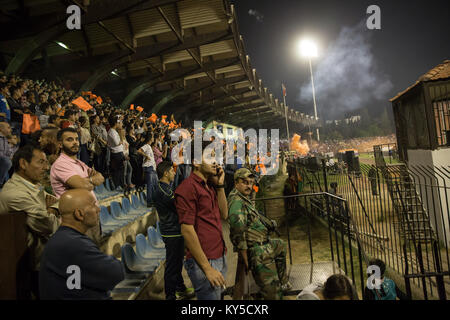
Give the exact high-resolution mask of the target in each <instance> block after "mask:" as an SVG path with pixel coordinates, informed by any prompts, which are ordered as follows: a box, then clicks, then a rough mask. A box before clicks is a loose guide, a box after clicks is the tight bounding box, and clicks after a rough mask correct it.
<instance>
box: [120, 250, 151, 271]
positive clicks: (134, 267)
mask: <svg viewBox="0 0 450 320" xmlns="http://www.w3.org/2000/svg"><path fill="white" fill-rule="evenodd" d="M122 261H123V263H124V266H125V270H126V272H127V273H136V272H138V273H142V272H143V273H153V272H154V271H155V270H156V268H158V266H159V264H160V261H159V260H157V259H142V258H140V257H138V256H137V255H136V253H135V252H134V249H133V247H132V246H131V244H129V243H125V244H124V245H123V246H122Z"/></svg>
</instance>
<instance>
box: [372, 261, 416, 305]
mask: <svg viewBox="0 0 450 320" xmlns="http://www.w3.org/2000/svg"><path fill="white" fill-rule="evenodd" d="M369 266H377V267H378V268H380V276H381V279H380V280H381V284H380V287H379V288H378V289H377V288H374V289H369V288H368V287H367V286H366V287H365V288H364V300H396V299H397V298H399V299H400V300H409V298H408V296H407V295H406V294H405V293H403V292H402V291H401V290H400V289H399V288H398V287H397V286H396V284H395V282H394V281H393V280H392V279H389V278H388V277H386V276H385V275H384V273H385V272H386V264H385V263H384V261H382V260H380V259H372V260H370V261H369ZM367 276H368V277H370V276H371V274H368V275H367ZM373 285H374V286H376V284H375V283H373Z"/></svg>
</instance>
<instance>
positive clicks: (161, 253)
mask: <svg viewBox="0 0 450 320" xmlns="http://www.w3.org/2000/svg"><path fill="white" fill-rule="evenodd" d="M136 253H137V255H138V256H139V257H141V258H143V259H148V258H153V259H159V260H163V259H165V257H166V250H165V249H159V248H154V247H152V246H151V245H150V244H149V243H148V241H147V238H146V237H145V236H144V235H143V234H142V233H139V234H138V235H137V236H136Z"/></svg>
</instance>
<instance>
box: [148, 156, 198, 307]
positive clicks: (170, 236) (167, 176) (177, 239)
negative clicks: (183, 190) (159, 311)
mask: <svg viewBox="0 0 450 320" xmlns="http://www.w3.org/2000/svg"><path fill="white" fill-rule="evenodd" d="M156 173H157V174H158V179H159V182H158V186H157V187H156V188H155V193H154V196H155V197H154V201H155V207H156V210H157V211H158V216H159V220H160V221H159V227H160V230H161V236H162V239H163V241H164V244H165V245H166V266H165V270H164V289H165V292H166V299H167V300H176V299H188V298H192V297H194V295H195V293H194V289H193V288H186V286H185V285H184V280H183V276H182V275H181V272H182V269H183V260H184V238H183V235H182V234H181V226H180V223H179V222H178V214H177V211H176V207H175V200H174V199H175V198H174V193H173V190H172V188H171V186H170V185H171V184H172V182H173V180H174V178H175V170H174V169H173V167H172V163H171V162H169V161H163V162H161V163H160V164H158V166H157V167H156Z"/></svg>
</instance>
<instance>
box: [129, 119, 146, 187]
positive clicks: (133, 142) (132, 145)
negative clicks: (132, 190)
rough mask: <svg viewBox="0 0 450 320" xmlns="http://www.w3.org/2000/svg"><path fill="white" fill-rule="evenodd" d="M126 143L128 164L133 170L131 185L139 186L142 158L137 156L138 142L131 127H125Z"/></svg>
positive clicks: (141, 183)
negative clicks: (127, 144)
mask: <svg viewBox="0 0 450 320" xmlns="http://www.w3.org/2000/svg"><path fill="white" fill-rule="evenodd" d="M126 139H127V142H128V143H129V146H128V152H129V157H130V164H131V167H132V168H133V175H132V183H134V184H136V185H138V186H141V185H143V184H144V183H143V182H142V174H143V171H142V157H141V156H140V155H139V154H138V149H139V145H140V142H139V140H138V138H137V137H136V135H135V130H134V128H133V126H129V127H127V135H126Z"/></svg>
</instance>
